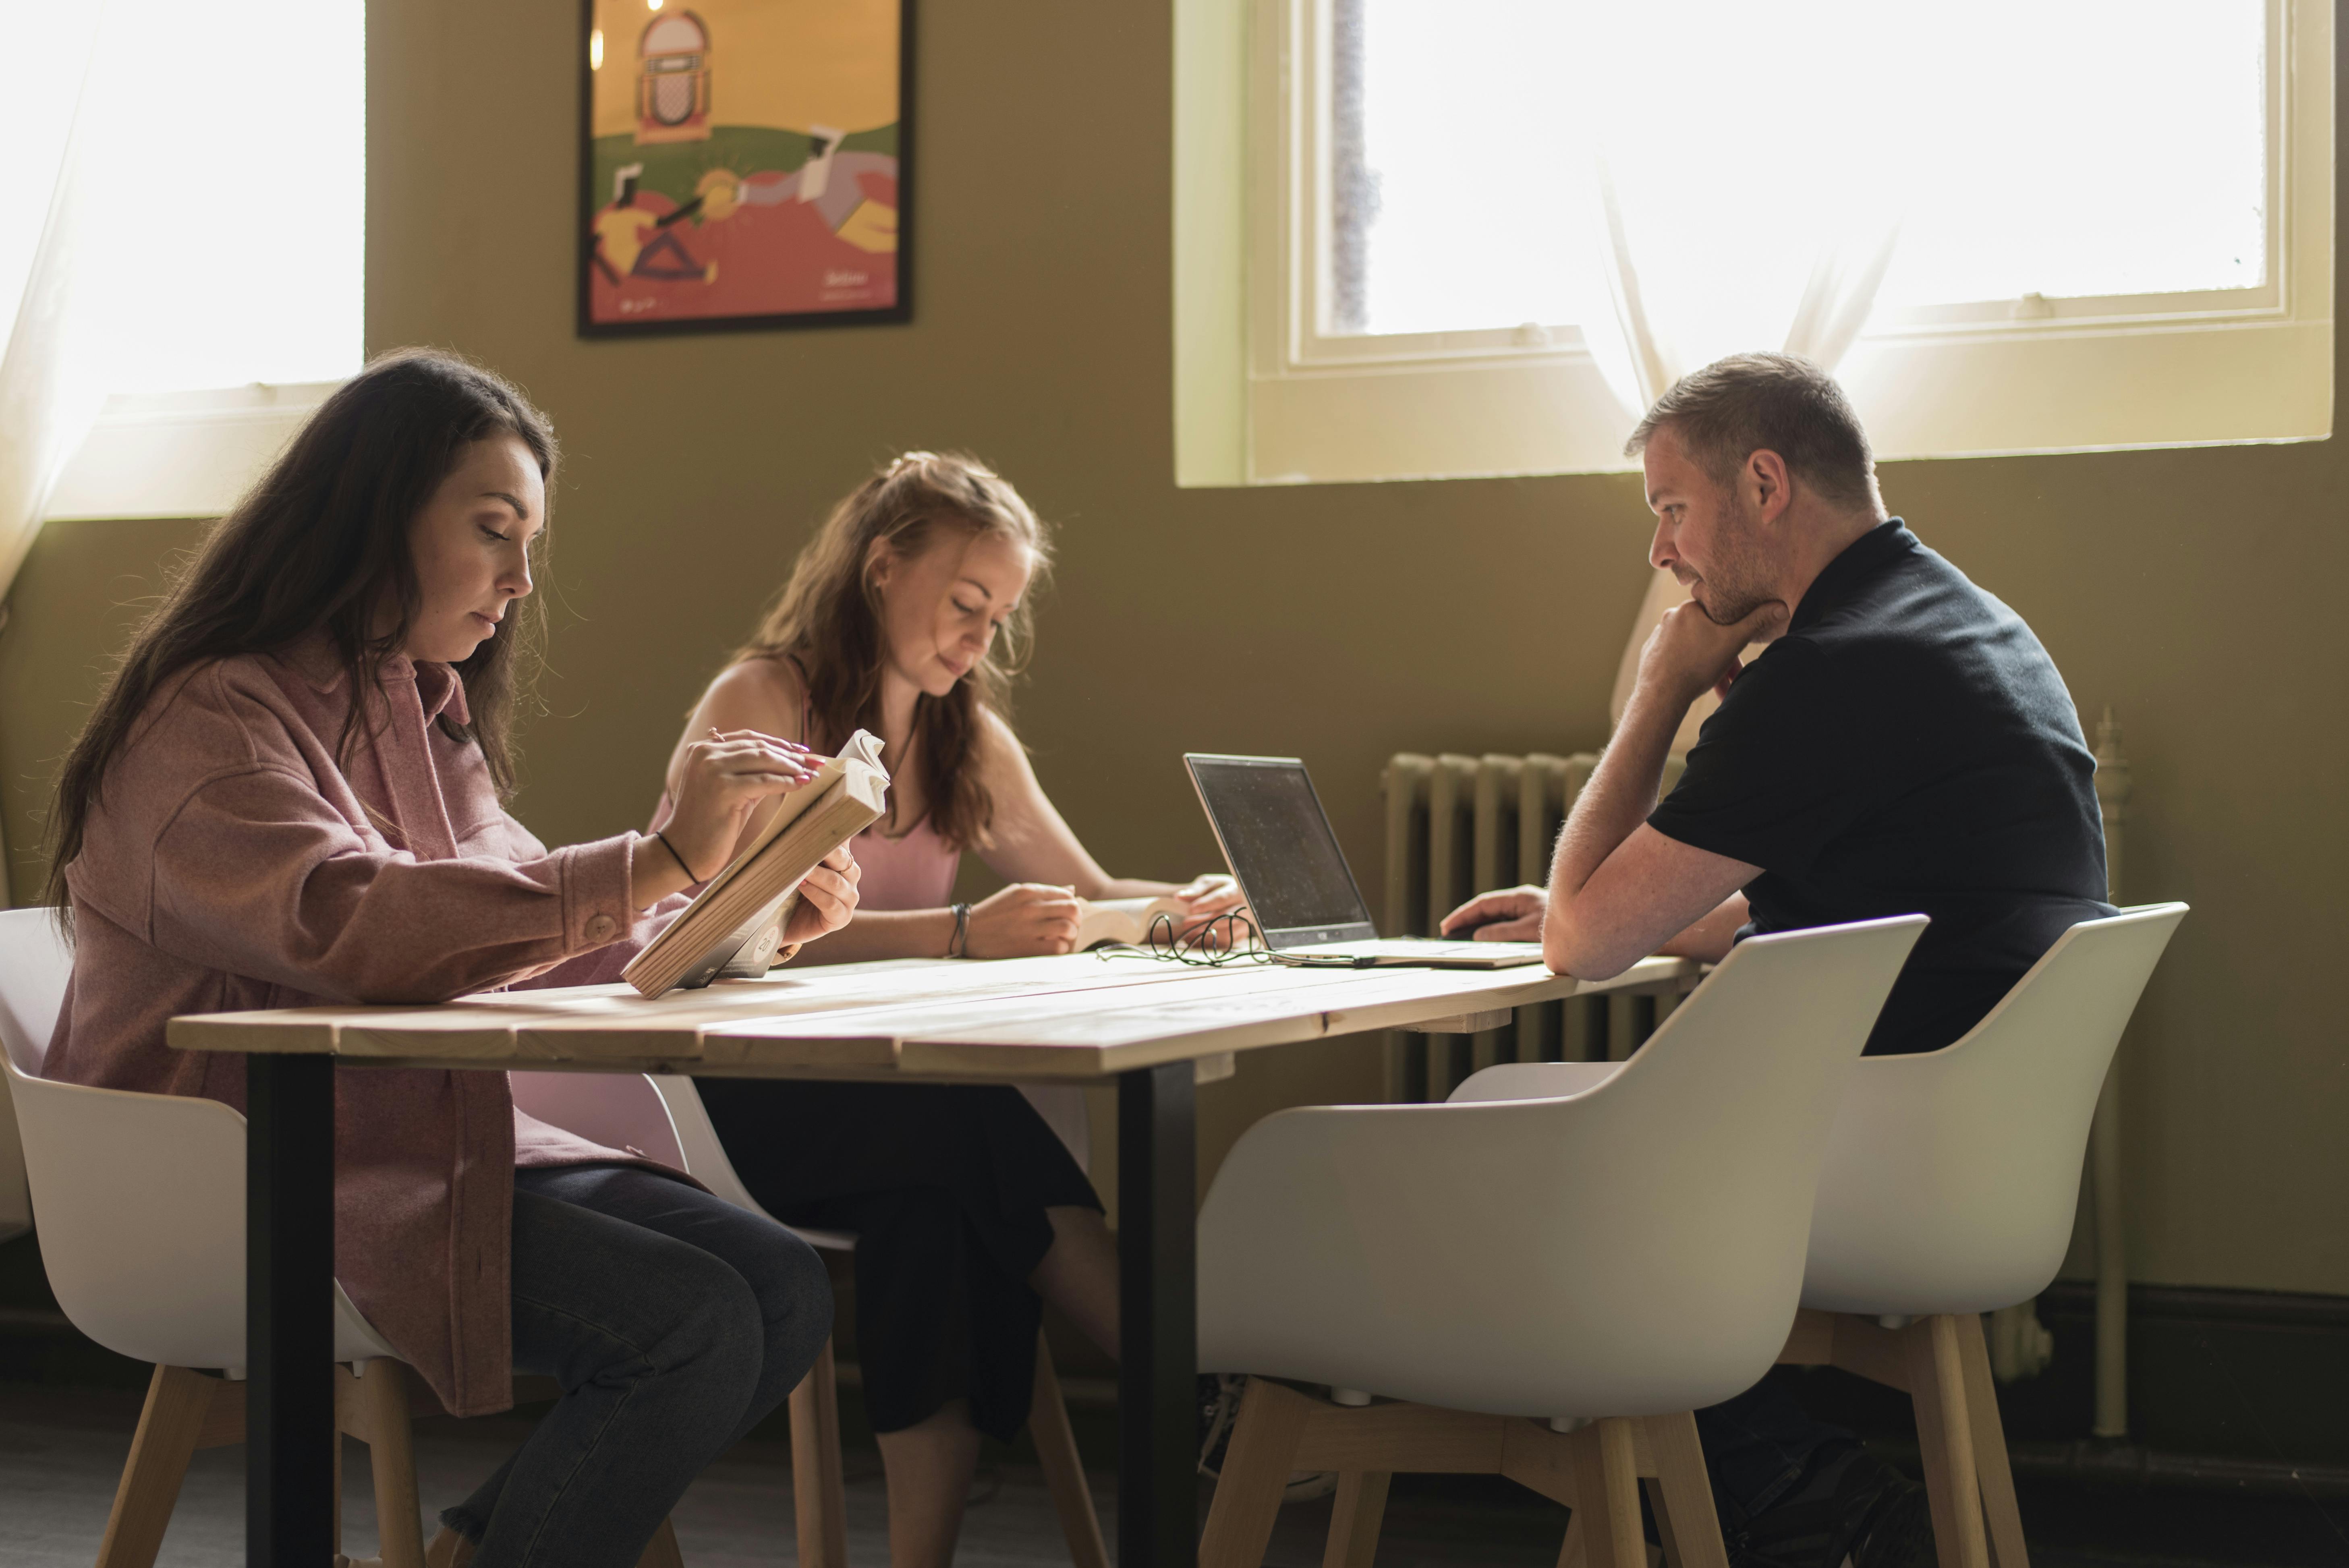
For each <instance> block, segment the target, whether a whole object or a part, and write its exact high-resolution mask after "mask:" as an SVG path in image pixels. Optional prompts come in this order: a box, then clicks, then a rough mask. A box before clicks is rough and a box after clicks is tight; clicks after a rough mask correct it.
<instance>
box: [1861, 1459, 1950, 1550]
mask: <svg viewBox="0 0 2349 1568" xmlns="http://www.w3.org/2000/svg"><path fill="white" fill-rule="evenodd" d="M1938 1561H1939V1558H1938V1557H1937V1555H1936V1553H1935V1551H1934V1547H1933V1505H1932V1502H1931V1501H1930V1500H1929V1499H1928V1498H1927V1497H1926V1495H1925V1489H1924V1488H1923V1487H1921V1486H1920V1485H1918V1484H1917V1483H1916V1482H1915V1481H1913V1480H1909V1478H1908V1477H1906V1476H1902V1477H1900V1478H1899V1480H1896V1481H1895V1482H1894V1484H1893V1485H1891V1486H1889V1487H1887V1488H1886V1489H1885V1491H1884V1492H1883V1494H1882V1495H1881V1496H1880V1497H1878V1499H1877V1501H1876V1506H1875V1507H1873V1508H1871V1509H1869V1510H1868V1519H1867V1521H1866V1522H1865V1523H1863V1524H1862V1525H1861V1526H1860V1531H1859V1534H1858V1536H1857V1538H1856V1539H1855V1540H1854V1541H1853V1542H1852V1543H1851V1564H1852V1568H1934V1565H1935V1563H1937V1562H1938Z"/></svg>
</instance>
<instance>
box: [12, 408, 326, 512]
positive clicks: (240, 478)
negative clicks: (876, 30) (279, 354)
mask: <svg viewBox="0 0 2349 1568" xmlns="http://www.w3.org/2000/svg"><path fill="white" fill-rule="evenodd" d="M337 385H339V383H336V382H332V381H310V382H300V383H294V384H288V385H284V386H269V385H263V384H260V383H255V384H254V385H252V386H247V387H225V388H222V389H220V390H216V391H203V392H142V393H119V394H117V395H116V396H114V397H109V398H108V399H107V403H106V407H105V410H104V411H103V412H101V413H100V414H99V415H98V421H97V423H96V424H94V425H92V426H91V427H90V432H89V435H88V438H86V439H84V440H83V442H82V444H81V447H80V448H79V449H78V450H77V451H76V452H75V453H74V455H73V456H72V457H71V458H70V459H67V462H66V466H65V471H64V472H62V473H61V474H59V475H58V476H57V489H56V490H55V491H54V492H52V494H51V495H50V497H49V505H48V511H47V521H51V522H66V521H83V520H88V519H99V518H151V517H219V516H222V515H223V514H224V513H226V512H227V511H229V510H230V509H231V508H233V507H234V506H235V505H236V503H237V501H238V500H240V499H242V498H243V495H244V492H245V491H246V490H248V489H250V488H251V486H252V485H253V482H254V480H257V479H259V478H260V477H261V474H262V471H263V470H264V469H266V468H267V467H268V465H269V463H270V461H271V459H274V458H275V457H276V456H277V454H278V453H279V452H280V451H282V450H283V449H285V443H286V441H287V439H288V438H291V437H292V436H293V434H294V432H295V430H298V429H300V428H302V425H303V422H304V421H305V420H306V419H308V418H309V417H310V415H311V413H312V412H313V411H314V410H315V409H316V407H318V405H319V404H321V403H323V402H325V401H326V395H327V394H328V393H330V392H332V391H333V390H334V389H335V387H336V386H337Z"/></svg>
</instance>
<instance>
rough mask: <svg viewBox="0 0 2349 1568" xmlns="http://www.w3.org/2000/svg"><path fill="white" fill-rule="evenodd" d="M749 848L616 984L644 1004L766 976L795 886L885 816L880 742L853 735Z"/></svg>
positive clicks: (790, 796)
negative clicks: (719, 982) (646, 999)
mask: <svg viewBox="0 0 2349 1568" xmlns="http://www.w3.org/2000/svg"><path fill="white" fill-rule="evenodd" d="M781 801H782V803H781V806H780V807H779V808H777V810H776V811H775V815H774V819H773V820H771V821H770V822H769V823H768V824H767V826H766V828H765V829H764V830H762V831H761V833H760V834H759V836H758V838H757V839H756V840H754V841H752V842H751V844H750V848H748V849H746V850H744V851H742V852H741V853H740V854H739V855H737V856H735V857H734V859H733V860H732V861H730V862H729V863H728V865H727V867H726V869H725V870H724V871H722V872H719V873H718V874H717V875H716V876H714V877H712V878H710V879H709V884H708V885H707V886H705V887H704V888H703V889H702V890H701V892H699V893H698V894H696V895H695V896H694V900H693V902H692V903H690V904H688V905H687V906H686V909H685V911H684V913H681V914H679V915H678V917H677V918H676V919H675V920H673V921H671V922H670V923H669V924H668V927H667V929H666V930H664V931H663V932H662V933H661V934H659V935H658V936H656V937H654V938H653V939H652V940H651V941H650V942H648V943H647V944H645V946H644V950H643V951H642V952H640V953H638V954H636V957H634V958H633V959H631V960H629V962H628V966H627V968H626V969H625V970H623V971H621V974H620V978H622V979H623V980H626V982H627V983H628V984H629V985H633V986H635V987H636V989H637V990H638V991H640V992H642V993H643V994H644V995H647V996H658V995H664V994H665V993H667V992H668V991H670V990H673V989H675V988H677V987H678V986H684V987H686V988H688V989H692V988H695V987H698V986H702V985H709V983H710V982H711V981H712V980H716V979H719V978H720V977H721V976H724V977H729V978H733V977H744V976H752V975H764V974H765V973H766V972H767V968H768V966H769V965H771V964H772V963H773V962H774V961H775V952H776V950H777V948H778V947H779V946H781V942H782V929H783V923H784V922H785V921H786V920H788V919H789V918H790V917H791V912H792V905H793V904H794V903H797V901H798V899H799V895H800V894H799V889H800V883H801V882H804V881H806V880H807V874H808V872H812V871H813V870H815V868H816V864H817V862H818V861H822V860H823V857H824V856H826V855H828V854H830V853H832V851H834V850H836V849H838V848H839V847H840V846H841V845H842V844H844V843H846V842H847V841H849V840H851V839H853V838H854V837H855V836H856V835H857V834H859V833H861V832H863V831H864V830H865V829H867V828H869V827H871V826H872V825H873V824H874V822H877V821H879V820H881V818H882V815H883V814H884V813H885V812H886V811H887V810H888V809H889V770H888V769H885V768H884V767H882V766H881V740H880V738H879V737H877V736H875V735H874V734H872V733H871V732H869V731H867V730H862V729H860V730H858V731H857V732H856V733H855V734H854V735H852V736H850V737H849V738H848V741H847V743H846V744H845V745H843V747H841V748H840V754H839V755H838V756H836V757H833V758H830V759H829V760H828V761H826V762H825V763H824V765H823V768H822V769H819V770H818V771H817V773H816V776H815V777H814V778H813V779H810V780H809V781H808V782H807V783H805V784H802V786H800V787H799V788H798V789H793V790H792V791H790V792H789V793H787V794H785V795H784V796H782V797H781Z"/></svg>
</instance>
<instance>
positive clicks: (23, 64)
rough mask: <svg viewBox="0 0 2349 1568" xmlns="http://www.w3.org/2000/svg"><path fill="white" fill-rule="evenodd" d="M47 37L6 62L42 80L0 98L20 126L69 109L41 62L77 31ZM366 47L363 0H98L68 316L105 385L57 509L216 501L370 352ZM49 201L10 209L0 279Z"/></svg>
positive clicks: (193, 507)
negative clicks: (104, 1) (210, 2)
mask: <svg viewBox="0 0 2349 1568" xmlns="http://www.w3.org/2000/svg"><path fill="white" fill-rule="evenodd" d="M76 9H77V8H76V7H72V6H57V7H44V8H40V10H42V11H45V12H47V13H48V14H49V15H51V16H52V17H58V16H65V15H69V14H71V13H73V12H74V11H75V10H76ZM35 25H36V26H51V27H62V26H64V24H62V23H59V22H56V21H48V22H43V21H39V20H38V19H37V18H36V22H35ZM48 42H51V43H54V44H55V45H57V49H56V52H55V53H54V54H50V55H46V56H45V55H44V54H43V53H42V52H41V51H40V50H37V49H30V50H27V51H26V52H25V53H23V54H21V55H19V56H18V57H17V63H16V65H14V66H13V67H7V68H5V75H6V76H8V77H18V76H19V75H21V76H22V77H23V78H24V79H25V82H26V85H28V87H29V88H31V90H30V91H29V92H28V94H27V95H26V96H22V97H19V98H16V99H15V100H14V101H13V104H12V106H11V107H5V108H0V120H5V121H8V122H15V123H12V124H11V129H12V131H26V132H27V133H28V134H32V135H36V136H38V135H43V134H47V135H52V136H57V137H61V136H62V134H63V129H64V125H63V122H64V120H65V119H68V118H70V117H71V113H72V108H73V92H72V88H74V86H75V85H76V83H75V77H74V75H73V73H71V72H68V71H60V70H54V69H53V70H50V71H49V72H47V77H48V79H47V80H46V81H42V80H39V79H38V78H40V77H42V76H43V75H44V73H43V72H42V71H40V70H39V69H37V68H36V66H37V65H38V64H39V62H41V61H42V60H44V59H45V58H46V59H47V60H50V61H52V62H54V61H56V60H58V59H73V58H76V55H75V54H74V52H73V50H72V48H71V44H72V40H71V39H69V38H67V37H66V36H63V34H62V32H61V33H60V36H59V37H57V39H54V40H48ZM365 49H366V38H365V15H364V8H363V5H362V4H361V3H360V0H244V3H243V4H242V5H236V6H233V7H231V8H227V9H222V8H220V7H217V6H191V5H179V4H172V3H170V0H116V3H115V4H114V5H110V6H109V8H108V12H107V16H106V21H105V23H104V24H103V30H102V32H101V34H100V36H98V40H97V43H96V46H95V47H94V49H93V51H92V54H91V64H90V69H89V73H88V79H87V82H86V84H85V85H83V86H82V88H81V91H82V93H83V95H84V97H83V103H82V108H81V113H80V115H79V117H78V121H76V122H75V123H77V124H78V132H77V134H78V138H79V140H78V146H77V148H76V151H75V155H74V159H73V161H72V165H71V170H72V172H71V175H70V177H71V178H73V179H75V180H76V181H78V186H77V191H78V197H79V201H80V206H79V211H80V214H81V216H80V222H79V224H78V231H77V238H76V241H75V245H74V265H75V268H76V274H77V281H76V284H75V289H74V296H73V298H74V304H73V315H72V317H71V320H72V322H73V328H72V341H73V342H74V344H75V350H74V352H75V353H76V354H77V355H78V356H84V364H85V365H86V366H88V367H90V368H91V369H93V370H94V371H95V373H96V374H97V375H98V377H99V384H100V385H101V386H102V387H103V388H104V390H105V391H107V392H109V393H110V394H113V395H114V396H113V397H110V398H109V403H108V406H107V409H106V412H105V413H104V414H103V415H102V416H101V417H100V418H99V422H98V427H97V428H96V429H95V430H94V431H93V432H92V434H91V437H90V439H89V441H88V444H87V445H86V446H85V447H84V448H83V449H82V450H81V451H80V452H79V453H78V455H77V456H76V457H75V458H74V459H72V460H71V461H70V462H69V463H68V464H67V469H66V471H65V473H64V475H63V477H62V478H61V479H60V480H59V483H58V487H57V492H56V494H55V496H54V498H53V500H52V503H51V506H50V509H49V510H50V515H51V516H53V517H57V516H106V517H120V516H126V515H148V516H157V515H178V516H191V515H206V514H210V513H213V512H217V511H222V510H223V509H224V508H225V507H226V506H227V505H228V504H229V503H230V502H231V501H233V500H234V499H235V497H236V496H237V494H239V493H240V492H241V491H242V490H243V487H244V486H245V484H247V483H249V482H250V480H252V478H253V477H254V473H255V471H256V470H257V469H258V467H259V466H260V464H262V463H263V462H265V461H266V460H267V459H268V457H269V456H270V455H271V454H272V453H273V452H274V450H275V449H276V448H277V447H278V445H279V444H281V443H282V441H283V440H284V438H285V435H286V434H287V433H288V432H289V431H290V429H291V428H292V427H293V426H294V425H295V424H297V423H298V422H299V421H300V419H301V418H303V417H304V416H305V414H306V412H307V410H308V408H309V407H313V406H315V404H316V402H317V401H318V400H319V398H320V397H322V396H323V395H324V392H325V391H326V388H327V387H329V386H330V385H331V384H332V383H333V382H335V381H336V380H339V379H340V378H341V377H346V376H347V375H349V374H350V373H351V372H353V371H355V370H356V369H357V368H358V366H359V362H360V356H361V346H360V340H361V330H362V300H363V294H362V267H363V264H364V254H363V252H364V221H365V212H366V108H365V106H366V98H367V82H366V54H365ZM44 217H45V204H44V203H41V202H38V201H28V202H24V203H21V204H19V205H18V206H16V207H15V208H12V209H10V210H9V211H6V212H5V213H0V273H6V271H7V269H9V268H12V267H13V268H14V269H15V271H14V273H13V276H10V275H0V284H7V283H9V282H12V281H21V278H22V277H23V275H24V268H25V267H26V265H28V264H29V262H30V258H31V255H32V252H33V249H34V246H35V244H36V241H37V239H38V237H39V233H40V228H41V224H42V222H43V221H44ZM7 297H8V298H10V299H12V300H13V299H14V298H15V297H16V294H15V291H14V290H13V289H12V290H10V291H9V292H8V294H7Z"/></svg>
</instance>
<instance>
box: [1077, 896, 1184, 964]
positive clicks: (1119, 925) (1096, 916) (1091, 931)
mask: <svg viewBox="0 0 2349 1568" xmlns="http://www.w3.org/2000/svg"><path fill="white" fill-rule="evenodd" d="M1083 902H1084V913H1082V914H1081V915H1079V916H1078V917H1077V934H1076V937H1075V940H1074V941H1073V942H1072V943H1071V944H1070V947H1071V951H1072V952H1076V953H1082V952H1083V951H1084V950H1085V949H1086V948H1088V947H1091V946H1092V945H1093V944H1096V943H1102V942H1123V943H1126V944H1130V945H1132V946H1135V947H1141V946H1144V945H1146V944H1148V942H1149V940H1150V927H1151V925H1152V923H1154V922H1155V921H1156V920H1157V918H1158V917H1159V916H1160V915H1162V914H1163V915H1165V916H1167V917H1168V919H1169V920H1171V921H1172V922H1173V923H1174V931H1175V932H1176V933H1177V934H1180V933H1181V932H1182V931H1183V929H1184V927H1185V926H1186V925H1188V924H1190V923H1191V922H1189V921H1187V920H1185V917H1184V913H1183V903H1182V901H1181V900H1180V899H1172V898H1089V899H1086V900H1084V901H1083Z"/></svg>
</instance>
